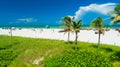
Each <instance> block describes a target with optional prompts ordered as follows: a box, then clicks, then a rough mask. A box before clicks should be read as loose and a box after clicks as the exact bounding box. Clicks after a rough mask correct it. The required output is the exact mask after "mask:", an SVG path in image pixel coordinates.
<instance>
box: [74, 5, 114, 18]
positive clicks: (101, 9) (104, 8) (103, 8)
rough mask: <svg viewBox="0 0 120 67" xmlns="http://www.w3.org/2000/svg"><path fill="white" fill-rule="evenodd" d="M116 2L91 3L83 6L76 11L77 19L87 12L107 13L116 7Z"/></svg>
mask: <svg viewBox="0 0 120 67" xmlns="http://www.w3.org/2000/svg"><path fill="white" fill-rule="evenodd" d="M115 5H116V3H106V4H90V5H88V6H81V7H79V10H78V11H76V13H75V19H76V20H77V19H79V18H80V17H82V16H83V15H84V14H85V13H86V12H89V11H92V12H97V13H101V14H103V15H107V14H108V13H109V12H110V11H112V10H113V9H114V7H115Z"/></svg>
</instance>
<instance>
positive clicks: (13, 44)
mask: <svg viewBox="0 0 120 67" xmlns="http://www.w3.org/2000/svg"><path fill="white" fill-rule="evenodd" d="M18 44H20V42H13V43H9V44H8V45H6V46H4V45H3V46H1V47H0V50H5V49H9V48H12V47H13V46H15V45H18Z"/></svg>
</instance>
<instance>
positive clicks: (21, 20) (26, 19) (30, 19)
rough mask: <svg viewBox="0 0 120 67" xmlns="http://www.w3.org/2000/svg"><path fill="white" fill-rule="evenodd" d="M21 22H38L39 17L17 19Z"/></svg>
mask: <svg viewBox="0 0 120 67" xmlns="http://www.w3.org/2000/svg"><path fill="white" fill-rule="evenodd" d="M17 20H18V21H19V22H27V23H29V22H36V21H37V19H34V18H22V19H17Z"/></svg>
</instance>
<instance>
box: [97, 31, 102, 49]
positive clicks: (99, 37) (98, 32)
mask: <svg viewBox="0 0 120 67" xmlns="http://www.w3.org/2000/svg"><path fill="white" fill-rule="evenodd" d="M98 33H99V36H98V48H100V33H101V31H99V32H98Z"/></svg>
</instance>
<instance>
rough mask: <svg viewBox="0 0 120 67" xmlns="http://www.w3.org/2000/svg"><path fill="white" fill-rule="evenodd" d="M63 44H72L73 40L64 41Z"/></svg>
mask: <svg viewBox="0 0 120 67" xmlns="http://www.w3.org/2000/svg"><path fill="white" fill-rule="evenodd" d="M65 44H74V42H73V41H69V42H65Z"/></svg>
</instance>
